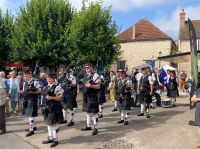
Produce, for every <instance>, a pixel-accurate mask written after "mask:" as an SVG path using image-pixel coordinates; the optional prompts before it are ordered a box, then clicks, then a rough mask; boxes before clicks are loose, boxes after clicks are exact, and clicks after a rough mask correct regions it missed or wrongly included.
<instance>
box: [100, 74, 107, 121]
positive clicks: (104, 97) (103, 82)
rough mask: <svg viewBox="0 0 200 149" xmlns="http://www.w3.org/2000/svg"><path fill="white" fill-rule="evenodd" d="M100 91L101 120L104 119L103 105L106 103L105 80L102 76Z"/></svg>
mask: <svg viewBox="0 0 200 149" xmlns="http://www.w3.org/2000/svg"><path fill="white" fill-rule="evenodd" d="M100 79H101V82H100V91H99V118H102V117H103V104H104V103H105V102H106V96H105V78H104V76H103V75H101V76H100Z"/></svg>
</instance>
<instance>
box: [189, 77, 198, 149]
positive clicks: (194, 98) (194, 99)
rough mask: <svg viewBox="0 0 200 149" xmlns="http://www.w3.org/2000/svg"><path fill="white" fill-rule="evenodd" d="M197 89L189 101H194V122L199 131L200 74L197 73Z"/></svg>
mask: <svg viewBox="0 0 200 149" xmlns="http://www.w3.org/2000/svg"><path fill="white" fill-rule="evenodd" d="M196 88H197V91H196V93H195V94H194V95H193V97H192V99H191V101H192V102H194V103H196V104H195V105H196V110H195V123H196V125H197V126H198V127H199V133H200V75H198V82H197V87H196ZM197 148H200V144H198V145H197Z"/></svg>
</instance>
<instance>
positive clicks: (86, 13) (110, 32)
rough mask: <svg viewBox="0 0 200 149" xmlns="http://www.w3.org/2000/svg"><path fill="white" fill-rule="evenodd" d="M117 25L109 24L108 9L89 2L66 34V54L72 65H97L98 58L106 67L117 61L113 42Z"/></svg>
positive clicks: (99, 4)
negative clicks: (88, 62) (89, 63)
mask: <svg viewBox="0 0 200 149" xmlns="http://www.w3.org/2000/svg"><path fill="white" fill-rule="evenodd" d="M116 33H117V25H116V24H115V22H113V21H112V17H111V16H110V8H104V7H103V6H102V1H100V2H92V3H90V5H89V6H86V1H84V2H83V7H82V8H81V10H80V11H79V12H77V13H76V14H75V15H74V17H73V20H72V21H71V22H70V24H69V28H68V29H66V32H65V38H64V40H65V42H66V43H70V44H69V45H65V46H66V49H67V50H68V51H69V52H68V53H69V59H70V63H71V65H75V64H77V63H79V64H83V63H85V62H86V61H91V62H92V63H94V64H96V62H97V59H98V57H99V56H101V59H102V60H103V62H104V65H105V66H108V65H111V64H112V63H113V62H114V61H116V60H118V57H119V55H120V54H121V51H120V45H119V42H118V41H117V39H116Z"/></svg>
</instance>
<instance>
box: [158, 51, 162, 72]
mask: <svg viewBox="0 0 200 149" xmlns="http://www.w3.org/2000/svg"><path fill="white" fill-rule="evenodd" d="M158 55H159V57H161V56H162V52H161V51H160V52H159V53H158ZM159 69H160V59H159Z"/></svg>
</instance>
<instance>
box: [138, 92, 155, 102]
mask: <svg viewBox="0 0 200 149" xmlns="http://www.w3.org/2000/svg"><path fill="white" fill-rule="evenodd" d="M138 100H139V101H140V103H144V102H149V103H150V102H151V101H152V98H151V95H150V93H149V91H147V92H144V93H143V92H142V93H140V94H139V96H138Z"/></svg>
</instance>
